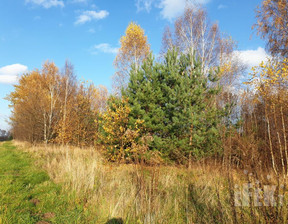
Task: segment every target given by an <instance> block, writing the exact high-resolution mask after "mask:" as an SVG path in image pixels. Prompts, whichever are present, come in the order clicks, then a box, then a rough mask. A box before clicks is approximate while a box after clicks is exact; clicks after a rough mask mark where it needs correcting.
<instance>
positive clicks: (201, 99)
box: [123, 50, 224, 162]
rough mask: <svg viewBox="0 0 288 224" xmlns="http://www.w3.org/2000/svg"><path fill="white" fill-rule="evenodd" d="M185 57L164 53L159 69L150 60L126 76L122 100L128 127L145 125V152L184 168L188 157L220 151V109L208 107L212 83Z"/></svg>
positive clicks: (175, 52) (198, 64)
mask: <svg viewBox="0 0 288 224" xmlns="http://www.w3.org/2000/svg"><path fill="white" fill-rule="evenodd" d="M191 60H192V59H191V56H190V54H187V55H185V54H178V52H177V51H175V50H169V51H168V52H167V54H166V55H165V57H164V61H163V62H162V63H155V62H154V59H153V57H152V56H150V57H149V58H148V59H147V60H145V62H144V63H143V65H142V67H141V68H140V69H138V70H136V69H133V70H131V73H130V81H129V84H128V88H127V90H126V91H123V95H124V96H125V97H128V99H129V101H128V102H129V105H130V108H131V112H130V119H129V122H130V124H131V125H133V124H134V123H135V121H136V120H137V119H140V120H144V124H145V130H143V131H142V132H141V135H148V134H149V135H151V136H152V138H153V141H151V144H150V149H152V150H153V149H154V150H159V151H160V152H161V153H162V154H163V155H164V156H166V157H167V156H168V157H169V158H170V159H174V160H177V161H181V162H183V161H184V160H185V159H187V158H188V157H189V156H191V155H193V156H194V158H199V157H202V156H204V155H206V156H207V155H213V154H215V153H216V152H217V150H219V148H220V146H219V138H218V135H219V129H218V125H219V122H220V119H221V117H222V116H223V114H224V113H223V112H224V111H223V109H217V108H216V107H215V105H214V104H213V103H212V102H211V99H213V97H212V96H213V95H215V94H217V93H218V91H219V90H218V89H217V88H209V87H208V81H210V82H213V81H215V80H214V79H213V77H214V76H215V75H216V74H214V73H213V72H212V71H211V72H210V75H209V77H207V76H205V75H204V74H203V73H202V70H201V68H202V63H201V61H199V60H196V59H195V57H194V59H193V64H194V67H191Z"/></svg>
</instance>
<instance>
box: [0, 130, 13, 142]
mask: <svg viewBox="0 0 288 224" xmlns="http://www.w3.org/2000/svg"><path fill="white" fill-rule="evenodd" d="M9 139H11V134H10V132H9V131H5V130H1V129H0V142H1V141H7V140H9Z"/></svg>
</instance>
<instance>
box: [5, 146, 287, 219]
mask: <svg viewBox="0 0 288 224" xmlns="http://www.w3.org/2000/svg"><path fill="white" fill-rule="evenodd" d="M0 153H1V156H0V158H1V163H0V164H1V165H0V166H1V168H0V173H1V183H2V184H1V186H0V192H1V194H0V195H1V197H0V205H1V206H0V223H39V224H40V223H42V224H44V223H283V222H285V221H284V220H286V219H287V211H286V209H285V207H286V206H287V205H286V196H285V197H284V198H283V199H281V201H280V200H279V198H280V197H277V194H278V195H280V193H281V192H280V193H279V191H280V190H281V191H282V192H283V191H284V190H285V189H284V190H283V188H280V187H279V189H278V187H277V186H280V185H279V184H280V182H281V183H284V179H280V178H278V179H277V178H276V177H275V176H274V177H273V175H271V176H269V179H267V178H266V180H265V179H261V180H260V183H258V185H259V186H258V187H256V184H257V183H256V181H257V180H256V178H255V177H254V176H253V175H254V174H252V173H247V172H248V171H247V172H243V171H242V170H240V169H239V170H237V169H231V170H228V169H223V168H221V166H219V165H217V164H201V163H198V164H193V165H192V166H191V167H190V168H186V167H181V166H179V167H176V166H160V165H155V166H146V165H143V164H142V165H141V164H133V165H132V164H130V165H129V164H126V165H125V164H122V165H115V164H114V163H109V162H107V161H106V160H105V159H104V158H103V155H101V151H97V150H95V149H92V148H85V149H80V148H77V147H69V146H45V145H36V146H33V145H31V144H29V143H24V142H17V141H13V142H5V143H4V144H2V145H1V149H0ZM263 174H264V173H263ZM277 182H278V183H277ZM246 183H250V184H252V185H251V187H250V188H249V192H251V194H250V195H248V194H247V195H245V194H244V193H245V190H246V189H245V186H246V185H245V184H246ZM265 186H266V187H265ZM267 186H268V187H269V186H272V187H273V186H276V188H277V189H275V190H276V191H277V192H272V193H273V194H274V196H275V197H274V200H275V201H272V200H273V198H272V197H270V198H267V197H264V195H262V196H263V197H259V203H262V204H259V205H256V206H255V204H254V203H255V202H256V201H255V195H256V193H257V192H256V190H257V189H258V190H259V189H262V190H263V193H264V190H265V189H264V188H267ZM285 188H286V186H285ZM270 189H272V188H270ZM239 192H242V193H241V194H242V196H241V198H240V199H239V198H237V193H239ZM235 195H236V196H235ZM245 196H248V198H250V199H251V200H246V201H245V200H244V198H245ZM270 196H271V195H270ZM243 197H244V198H243ZM246 199H247V198H246ZM267 199H269V200H270V201H267ZM265 200H266V201H265ZM237 203H238V204H237ZM239 203H240V204H239ZM245 203H246V204H245Z"/></svg>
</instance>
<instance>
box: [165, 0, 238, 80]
mask: <svg viewBox="0 0 288 224" xmlns="http://www.w3.org/2000/svg"><path fill="white" fill-rule="evenodd" d="M174 47H178V48H179V50H180V51H181V52H183V53H188V54H190V56H191V64H192V66H193V60H192V58H193V57H194V56H195V57H196V58H198V59H199V60H201V62H202V65H201V66H202V67H201V70H202V72H203V73H204V74H206V75H207V74H208V73H209V69H210V68H211V67H217V66H222V65H224V64H227V63H229V61H232V60H231V59H232V57H231V56H232V53H233V51H234V48H235V43H234V41H233V40H232V39H231V38H230V37H228V38H226V37H224V35H222V34H221V33H220V30H219V27H218V25H217V24H216V23H211V22H210V21H209V19H208V16H207V12H206V11H205V10H204V9H202V8H200V7H196V6H191V5H188V4H187V5H186V8H185V11H184V13H183V15H182V16H180V17H179V18H178V19H177V20H176V21H175V24H174V30H171V29H170V28H169V27H167V28H166V30H165V32H164V34H163V39H162V51H163V53H164V54H165V52H167V50H168V49H173V48H174ZM228 60H229V61H228Z"/></svg>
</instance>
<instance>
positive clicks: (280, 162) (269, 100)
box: [246, 59, 288, 174]
mask: <svg viewBox="0 0 288 224" xmlns="http://www.w3.org/2000/svg"><path fill="white" fill-rule="evenodd" d="M247 84H249V85H250V86H251V87H252V88H253V89H254V91H255V95H254V97H253V104H252V105H253V107H252V109H250V113H249V112H246V114H247V115H248V116H247V115H246V117H248V118H249V115H250V116H251V114H252V115H253V114H254V115H255V116H254V117H253V125H254V127H253V129H254V130H255V135H256V136H257V138H258V139H261V148H260V150H261V155H262V156H264V158H265V159H263V161H264V162H265V163H266V164H272V167H273V169H274V172H275V173H276V174H277V173H278V172H282V173H283V174H285V173H286V174H287V173H288V166H287V161H288V145H287V136H288V135H287V134H288V133H287V116H288V106H287V105H288V101H287V99H288V91H287V87H288V60H287V59H284V60H283V61H276V60H272V59H270V60H269V61H268V62H267V63H266V64H264V63H263V62H262V63H261V64H260V65H259V66H258V67H255V68H254V69H253V74H252V78H251V80H249V81H248V82H247ZM248 121H249V120H248V119H246V122H248ZM249 128H250V129H251V127H249ZM271 162H272V163H271ZM268 167H269V166H268Z"/></svg>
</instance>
